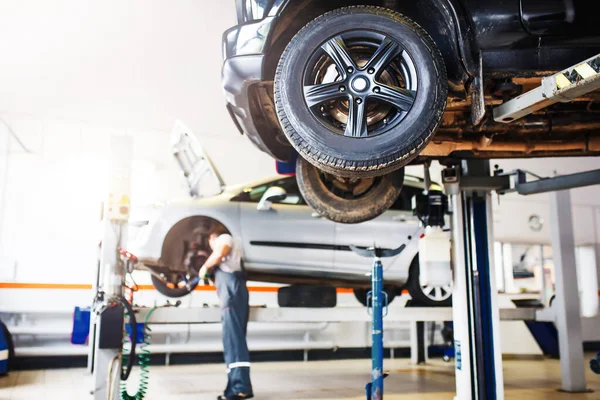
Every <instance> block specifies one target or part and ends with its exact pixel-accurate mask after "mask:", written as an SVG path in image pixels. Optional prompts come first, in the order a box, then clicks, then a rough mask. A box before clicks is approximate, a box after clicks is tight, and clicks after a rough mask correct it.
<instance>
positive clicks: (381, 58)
mask: <svg viewBox="0 0 600 400" xmlns="http://www.w3.org/2000/svg"><path fill="white" fill-rule="evenodd" d="M360 3H361V2H357V1H352V0H330V1H324V0H306V1H290V0H238V1H237V17H238V24H239V25H237V26H235V27H233V28H231V29H229V30H228V31H226V32H225V34H224V35H223V40H224V46H223V48H224V52H225V54H224V57H225V63H224V66H223V86H224V89H225V93H226V96H227V102H228V104H227V107H228V109H229V111H230V113H231V116H232V118H233V120H234V121H235V123H236V125H237V126H238V127H239V128H240V130H241V131H242V132H243V133H245V134H246V135H248V137H249V138H250V139H251V140H252V141H253V142H254V143H255V144H256V145H257V146H258V147H259V148H260V149H261V150H263V151H265V152H267V153H269V154H271V155H272V156H273V157H274V158H276V159H278V160H282V161H289V160H291V159H293V157H294V155H295V153H296V152H297V153H299V154H300V156H301V157H299V158H298V166H297V169H298V171H297V175H298V177H299V179H298V183H299V185H300V189H301V190H302V192H303V194H304V196H305V198H306V199H307V201H308V202H309V204H310V205H311V206H313V208H315V210H317V211H318V212H320V213H321V214H322V215H324V216H326V217H328V218H332V219H334V220H336V221H339V222H359V221H361V220H366V219H370V218H373V217H375V216H377V215H378V214H380V213H382V212H383V211H384V210H385V209H387V208H388V207H389V206H390V205H391V204H392V203H393V202H394V201H395V199H396V197H397V196H398V194H399V192H400V190H401V184H402V181H403V179H402V172H401V171H402V167H404V166H405V165H407V164H409V163H419V162H422V161H424V160H426V159H432V158H435V159H440V160H442V161H444V162H452V160H455V159H462V158H503V157H542V156H567V155H568V156H585V155H598V154H600V130H599V129H598V128H600V117H599V116H598V115H599V114H598V111H599V107H598V105H599V103H598V101H599V100H600V97H599V96H597V95H587V96H585V98H581V99H577V100H576V101H575V102H573V103H569V104H558V105H555V106H553V107H551V108H549V109H546V110H544V111H542V112H537V113H534V114H532V115H530V116H528V117H526V118H524V119H521V120H519V121H516V122H514V123H511V124H502V123H496V122H494V120H493V118H492V112H491V109H492V107H494V106H496V105H499V104H501V103H503V102H504V101H507V100H509V99H511V98H513V97H515V96H516V95H519V94H521V93H522V92H523V91H527V90H529V89H531V88H533V87H534V86H537V85H539V83H540V79H541V77H542V76H545V75H550V74H551V73H553V72H555V71H559V70H561V69H563V68H566V67H569V66H571V65H573V64H575V63H577V62H579V61H582V60H584V59H587V58H590V57H592V56H594V55H596V54H598V53H600V28H599V27H598V26H597V24H596V23H595V22H594V17H595V15H597V14H596V12H595V11H596V8H597V7H596V5H595V4H594V2H588V1H584V0H570V1H564V0H546V1H539V0H508V1H502V2H493V1H485V0H421V1H412V2H403V1H383V0H375V1H368V2H366V1H364V2H362V3H368V5H367V4H360ZM434 135H435V136H434ZM305 160H306V161H305ZM307 161H308V162H307ZM399 171H400V172H399ZM375 192H377V196H376V197H373V196H374V195H373V193H375ZM348 210H354V211H355V213H354V215H353V216H348V212H347V211H348ZM357 215H358V217H357Z"/></svg>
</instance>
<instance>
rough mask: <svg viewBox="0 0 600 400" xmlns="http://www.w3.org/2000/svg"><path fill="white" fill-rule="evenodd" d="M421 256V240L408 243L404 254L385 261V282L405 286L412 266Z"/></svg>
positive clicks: (414, 239) (416, 239)
mask: <svg viewBox="0 0 600 400" xmlns="http://www.w3.org/2000/svg"><path fill="white" fill-rule="evenodd" d="M417 254H419V239H418V236H417V235H416V237H415V238H413V239H412V240H410V241H409V242H408V243H406V248H405V249H404V251H402V253H400V254H399V255H398V256H396V257H394V258H392V259H387V260H386V259H383V260H382V262H383V267H384V273H383V279H384V282H386V281H387V282H390V283H394V284H396V285H404V284H405V283H406V282H407V281H408V275H409V272H410V264H411V263H412V261H413V260H414V258H415V257H416V256H417Z"/></svg>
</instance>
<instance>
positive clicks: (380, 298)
mask: <svg viewBox="0 0 600 400" xmlns="http://www.w3.org/2000/svg"><path fill="white" fill-rule="evenodd" d="M405 247H406V245H404V244H403V245H402V246H400V247H398V248H397V249H393V250H390V249H380V248H377V247H371V248H368V249H364V248H360V247H356V246H350V248H351V249H352V251H353V252H355V253H356V254H358V255H360V256H362V257H369V258H373V266H372V269H371V291H370V292H369V293H368V294H367V306H369V308H368V309H369V310H371V311H370V314H371V315H372V316H373V326H372V328H371V329H372V331H371V332H372V337H373V344H372V347H371V363H372V365H371V382H369V383H367V385H366V387H365V390H366V395H367V400H382V399H383V379H384V378H385V377H386V376H387V374H384V373H383V317H385V316H386V315H387V310H388V296H387V293H386V292H384V291H383V264H382V263H381V259H382V258H385V257H394V256H396V255H398V254H400V253H401V252H402V251H403V250H404V248H405ZM384 307H385V314H384V311H383V310H384Z"/></svg>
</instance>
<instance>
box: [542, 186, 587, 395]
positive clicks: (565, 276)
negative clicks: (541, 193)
mask: <svg viewBox="0 0 600 400" xmlns="http://www.w3.org/2000/svg"><path fill="white" fill-rule="evenodd" d="M571 214H572V211H571V195H570V192H569V191H564V190H563V191H558V192H554V193H551V194H550V222H551V231H552V257H553V259H554V269H555V277H556V298H555V300H554V303H553V308H554V310H555V312H556V327H557V329H558V342H559V343H558V344H559V349H560V368H561V375H562V390H564V391H567V392H583V391H585V390H586V380H585V362H584V355H583V339H582V335H581V310H580V305H579V290H578V287H577V286H578V285H577V268H576V266H575V240H574V235H573V219H572V216H571Z"/></svg>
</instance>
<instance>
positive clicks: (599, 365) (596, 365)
mask: <svg viewBox="0 0 600 400" xmlns="http://www.w3.org/2000/svg"><path fill="white" fill-rule="evenodd" d="M590 369H591V370H592V371H593V372H594V373H595V374H596V375H600V350H598V354H596V358H592V359H591V360H590Z"/></svg>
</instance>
